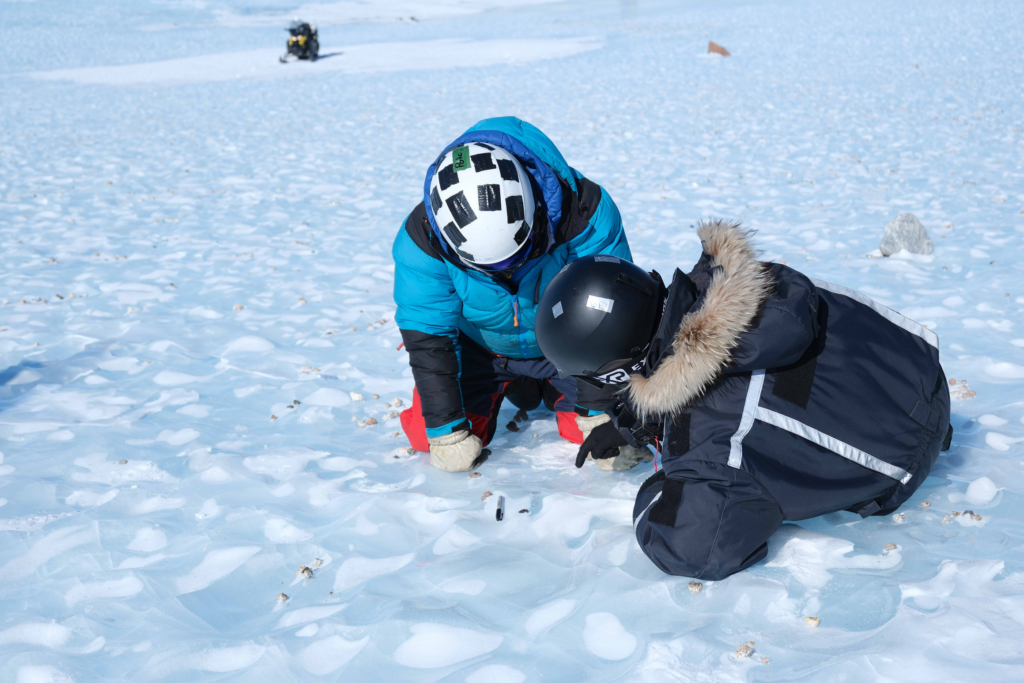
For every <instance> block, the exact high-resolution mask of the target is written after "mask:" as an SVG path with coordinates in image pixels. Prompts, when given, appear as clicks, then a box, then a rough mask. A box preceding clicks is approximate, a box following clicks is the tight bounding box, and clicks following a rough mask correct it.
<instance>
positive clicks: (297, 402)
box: [292, 399, 302, 406]
mask: <svg viewBox="0 0 1024 683" xmlns="http://www.w3.org/2000/svg"><path fill="white" fill-rule="evenodd" d="M292 403H294V404H295V405H297V406H301V405H302V401H300V400H299V399H295V400H294V401H292Z"/></svg>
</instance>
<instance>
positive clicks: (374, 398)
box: [370, 394, 380, 401]
mask: <svg viewBox="0 0 1024 683" xmlns="http://www.w3.org/2000/svg"><path fill="white" fill-rule="evenodd" d="M370 398H371V399H373V400H374V401H376V400H377V399H378V398H380V394H373V395H372V396H370Z"/></svg>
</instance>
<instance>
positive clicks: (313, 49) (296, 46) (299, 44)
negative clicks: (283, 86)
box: [278, 19, 320, 64]
mask: <svg viewBox="0 0 1024 683" xmlns="http://www.w3.org/2000/svg"><path fill="white" fill-rule="evenodd" d="M288 33H289V34H291V35H290V36H289V37H288V51H287V52H285V53H284V54H283V55H281V56H280V57H279V58H278V59H279V61H280V62H281V63H282V64H284V63H286V62H287V61H288V58H289V57H292V56H294V57H295V58H296V59H308V60H309V61H311V62H314V61H316V58H317V55H318V54H319V52H320V42H319V41H318V40H317V35H316V26H310V25H309V23H308V22H305V21H299V20H298V19H296V20H295V21H293V22H292V25H291V26H289V27H288Z"/></svg>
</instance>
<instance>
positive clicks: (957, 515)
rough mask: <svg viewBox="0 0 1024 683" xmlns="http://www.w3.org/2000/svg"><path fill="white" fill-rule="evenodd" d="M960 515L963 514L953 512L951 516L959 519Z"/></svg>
mask: <svg viewBox="0 0 1024 683" xmlns="http://www.w3.org/2000/svg"><path fill="white" fill-rule="evenodd" d="M961 514H963V513H961V512H957V511H956V510H953V516H954V517H959V516H960V515H961Z"/></svg>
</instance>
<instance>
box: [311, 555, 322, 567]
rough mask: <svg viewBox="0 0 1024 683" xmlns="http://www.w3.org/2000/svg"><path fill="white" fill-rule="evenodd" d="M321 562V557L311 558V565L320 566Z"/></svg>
mask: <svg viewBox="0 0 1024 683" xmlns="http://www.w3.org/2000/svg"><path fill="white" fill-rule="evenodd" d="M323 563H324V561H323V560H321V559H320V558H319V557H318V558H316V559H315V560H313V566H314V567H319V566H320V565H322V564H323Z"/></svg>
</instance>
